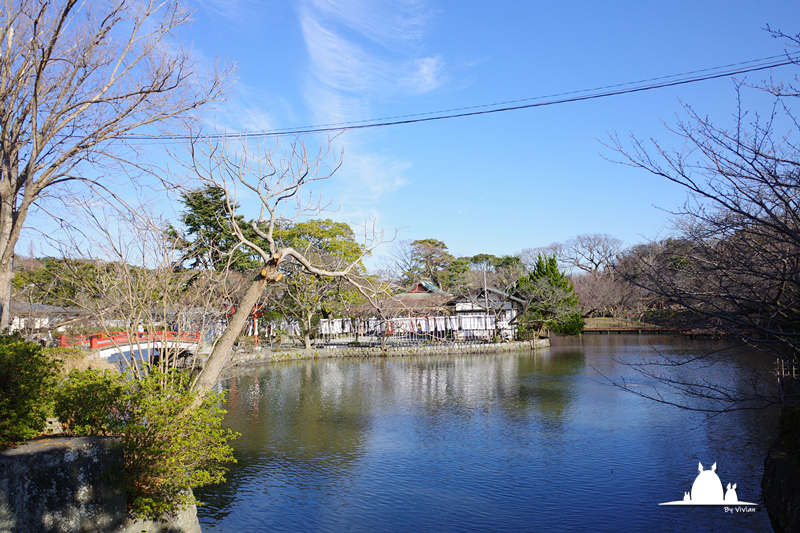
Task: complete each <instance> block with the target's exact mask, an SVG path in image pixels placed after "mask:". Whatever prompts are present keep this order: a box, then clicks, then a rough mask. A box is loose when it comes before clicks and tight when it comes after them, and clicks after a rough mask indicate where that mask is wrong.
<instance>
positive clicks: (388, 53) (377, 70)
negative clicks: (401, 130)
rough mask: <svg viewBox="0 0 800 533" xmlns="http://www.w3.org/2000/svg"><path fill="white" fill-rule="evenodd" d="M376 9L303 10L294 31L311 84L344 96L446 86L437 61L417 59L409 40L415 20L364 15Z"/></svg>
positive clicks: (325, 4)
mask: <svg viewBox="0 0 800 533" xmlns="http://www.w3.org/2000/svg"><path fill="white" fill-rule="evenodd" d="M398 4H400V5H403V3H402V2H400V3H398ZM354 5H355V6H356V7H354ZM376 5H379V3H378V2H375V1H371V2H367V1H366V0H362V1H361V2H355V3H354V4H353V5H351V4H350V3H347V4H345V3H344V2H343V1H341V0H311V1H310V2H309V3H307V4H304V5H303V8H301V10H300V26H301V28H302V31H303V38H304V40H305V44H306V48H307V50H308V54H309V58H310V60H311V74H312V75H313V76H314V78H316V80H317V81H318V82H320V83H322V84H324V85H326V86H328V87H331V88H335V89H337V90H341V91H346V92H349V93H364V92H373V93H380V94H391V93H396V92H406V91H411V92H424V91H430V90H433V89H435V88H436V87H438V86H440V85H441V84H442V83H443V82H444V81H445V80H446V72H445V67H444V62H443V61H442V59H441V57H439V56H438V55H424V54H420V52H419V48H420V47H419V45H418V42H417V41H418V37H414V36H415V35H416V34H418V33H420V32H421V30H420V29H419V28H421V27H422V24H421V23H420V22H418V19H419V18H420V17H418V16H415V17H412V18H411V20H413V22H407V23H403V22H402V20H406V19H401V21H398V17H400V16H401V15H402V13H403V10H402V9H398V10H390V9H388V8H381V9H377V8H376V9H370V6H376ZM413 5H414V6H415V7H416V6H418V3H416V2H414V3H413ZM417 9H419V8H417ZM369 14H372V15H374V17H369V16H368V15H369ZM402 28H415V29H416V30H415V31H407V32H406V31H403V29H402ZM346 30H351V31H346ZM399 36H402V38H400V37H399ZM364 37H366V38H367V39H369V41H367V40H365V39H364ZM370 41H371V42H370ZM397 41H402V42H404V43H406V44H407V46H406V47H405V49H404V50H398V49H397V47H396V44H397ZM409 43H410V44H409ZM389 45H391V46H389Z"/></svg>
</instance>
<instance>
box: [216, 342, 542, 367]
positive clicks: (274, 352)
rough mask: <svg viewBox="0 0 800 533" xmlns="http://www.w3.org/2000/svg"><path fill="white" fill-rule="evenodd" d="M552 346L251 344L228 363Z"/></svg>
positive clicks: (519, 344)
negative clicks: (278, 345)
mask: <svg viewBox="0 0 800 533" xmlns="http://www.w3.org/2000/svg"><path fill="white" fill-rule="evenodd" d="M549 346H550V339H536V340H532V341H515V342H497V343H475V344H471V343H457V344H455V343H453V344H445V343H442V344H420V345H415V346H387V347H386V348H381V347H380V346H353V345H342V346H327V347H325V348H311V349H309V350H305V349H295V348H283V347H281V348H277V347H275V348H269V347H250V348H248V349H242V350H239V351H238V352H237V353H236V354H235V355H234V357H233V360H232V361H231V363H230V364H229V365H228V366H243V365H250V364H261V363H271V362H275V361H289V360H295V359H317V358H329V357H408V356H420V355H460V354H468V353H497V352H519V351H523V350H538V349H540V348H547V347H549Z"/></svg>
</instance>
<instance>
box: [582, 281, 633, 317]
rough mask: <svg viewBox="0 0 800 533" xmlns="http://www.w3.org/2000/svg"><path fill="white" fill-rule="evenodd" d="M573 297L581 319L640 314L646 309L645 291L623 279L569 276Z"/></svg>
mask: <svg viewBox="0 0 800 533" xmlns="http://www.w3.org/2000/svg"><path fill="white" fill-rule="evenodd" d="M572 281H573V283H574V284H575V293H576V294H577V295H578V299H579V300H580V303H581V305H582V306H583V316H584V317H591V316H596V315H601V316H604V315H607V314H610V315H611V316H613V317H614V318H617V317H619V315H620V314H621V313H632V314H641V312H642V310H643V309H645V308H646V307H647V305H646V304H647V301H648V299H647V298H646V296H645V294H646V293H645V291H644V290H643V289H642V288H640V287H638V286H636V285H634V284H632V283H629V282H628V281H626V280H625V279H623V278H622V277H619V276H613V275H611V274H608V273H602V272H591V273H585V274H580V275H577V276H572Z"/></svg>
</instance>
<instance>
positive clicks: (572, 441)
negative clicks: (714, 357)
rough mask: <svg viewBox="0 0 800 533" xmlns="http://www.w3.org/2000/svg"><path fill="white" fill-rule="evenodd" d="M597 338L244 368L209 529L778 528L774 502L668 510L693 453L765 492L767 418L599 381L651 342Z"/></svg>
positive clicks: (756, 494)
mask: <svg viewBox="0 0 800 533" xmlns="http://www.w3.org/2000/svg"><path fill="white" fill-rule="evenodd" d="M598 342H599V344H597V345H593V344H592V341H590V340H589V339H588V338H587V339H585V341H584V346H582V347H581V346H578V347H575V346H568V347H566V348H564V349H560V348H553V349H551V350H550V351H549V352H548V353H547V356H546V357H540V356H537V355H528V354H518V355H515V354H508V355H505V356H503V357H497V356H487V355H476V356H467V357H464V358H461V359H460V360H458V361H457V362H453V360H452V358H451V359H448V358H428V359H425V360H417V359H388V360H384V361H381V362H380V364H378V365H376V364H375V363H374V362H372V361H364V360H353V361H348V360H340V361H326V362H325V363H324V367H320V366H319V363H315V362H308V363H307V364H306V363H304V364H302V365H297V364H295V365H286V366H281V365H275V366H273V367H270V368H269V369H268V370H265V371H264V372H265V373H267V374H268V375H265V374H262V375H260V376H259V375H258V374H254V375H252V376H242V377H240V378H239V382H238V384H237V386H239V387H241V389H242V390H248V391H250V393H249V394H248V395H247V396H246V400H245V399H243V398H245V396H244V395H242V396H241V397H240V398H239V400H236V399H235V398H231V399H229V402H228V405H227V408H228V411H229V412H228V415H227V417H226V422H228V423H229V424H230V425H231V427H232V428H233V429H234V430H236V431H241V432H242V433H243V435H245V436H244V437H243V438H242V440H241V442H240V441H236V442H235V443H234V447H235V448H236V450H237V457H238V458H239V463H238V464H237V465H235V466H234V467H233V468H232V469H231V471H230V473H229V474H228V476H227V478H228V482H227V483H225V484H221V485H218V486H216V487H208V488H206V489H204V490H198V491H197V494H198V497H200V498H201V499H202V500H205V501H206V502H208V505H207V506H206V507H202V508H200V509H199V511H198V515H199V517H200V520H201V524H202V527H203V530H204V531H207V532H210V531H238V532H242V533H243V532H247V531H292V532H295V531H309V532H313V531H324V532H337V531H343V532H344V531H347V532H351V531H365V532H372V531H397V532H404V531H409V532H412V531H413V532H417V531H534V530H536V531H553V532H560V531H561V532H573V531H594V532H604V531H609V532H614V533H617V532H619V531H643V530H646V531H648V533H657V532H662V531H664V532H666V531H670V532H672V531H678V532H681V531H683V532H692V533H694V532H695V531H712V532H716V531H719V532H723V531H724V532H725V533H728V532H730V531H752V532H762V531H771V528H770V527H769V521H768V519H767V518H766V516H765V515H766V513H764V512H763V511H762V510H760V511H758V512H757V513H755V514H754V515H753V516H743V515H731V514H725V513H724V512H723V511H722V510H720V509H717V508H680V509H675V508H672V509H667V508H664V507H659V506H658V503H661V502H663V501H672V500H675V499H679V498H681V497H682V495H683V492H684V491H686V490H689V488H690V487H691V483H692V481H693V479H694V476H695V475H696V463H697V461H701V462H703V463H704V464H705V463H706V462H714V461H716V462H717V463H718V465H719V468H720V478H721V479H722V480H723V482H725V481H726V480H731V481H732V482H737V483H738V486H739V487H741V488H742V489H741V490H740V496H741V495H742V494H748V496H747V497H748V498H751V501H753V500H757V499H758V498H760V487H759V484H760V475H761V468H762V465H763V451H764V449H765V446H766V443H765V440H766V439H765V438H764V433H765V430H764V428H765V427H769V428H771V427H772V426H771V424H772V423H773V422H772V420H770V419H769V416H764V415H763V414H760V415H758V416H755V417H753V416H748V415H746V414H734V415H730V416H728V417H720V418H718V419H716V420H714V421H713V423H711V424H706V425H699V423H700V419H699V418H698V417H697V416H695V415H693V414H691V413H687V412H685V411H680V410H676V409H674V408H670V407H668V406H664V405H659V404H655V403H652V402H647V401H645V400H642V399H641V398H637V397H635V396H633V395H630V394H627V393H624V392H622V391H620V390H619V389H616V388H613V387H607V386H605V385H601V384H599V383H598V382H597V381H596V377H597V375H596V373H595V372H594V371H593V370H592V369H591V367H590V365H594V366H596V367H597V366H602V368H603V371H604V372H613V371H614V368H615V367H614V363H613V362H610V360H609V358H610V357H611V356H612V355H614V350H615V349H617V348H619V349H620V351H621V352H622V353H624V355H625V356H626V357H630V356H631V354H632V353H635V352H636V350H642V349H643V348H642V346H641V345H636V346H616V348H615V346H610V345H604V344H603V342H610V341H606V340H605V339H602V340H601V341H598ZM614 342H619V339H615V340H614ZM662 342H663V341H662ZM697 346H699V345H697ZM680 349H681V350H687V349H688V348H687V347H686V346H681V347H680ZM698 349H699V348H698ZM623 371H625V369H621V370H620V372H623ZM256 380H260V385H259V386H258V387H257V388H256V387H254V385H253V383H254V382H255V381H256ZM254 390H258V391H259V393H260V394H261V398H260V400H259V399H254V398H253V392H252V391H254ZM237 402H238V403H237ZM254 402H256V405H258V406H259V408H258V409H257V410H254V409H253V405H254ZM259 402H260V403H259ZM245 406H246V407H247V408H246V409H245ZM278 406H279V407H278ZM254 413H257V414H258V416H257V417H256V418H254ZM698 425H699V427H698Z"/></svg>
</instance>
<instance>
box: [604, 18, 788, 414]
mask: <svg viewBox="0 0 800 533" xmlns="http://www.w3.org/2000/svg"><path fill="white" fill-rule="evenodd" d="M776 36H778V37H782V38H787V39H789V40H790V44H792V45H793V46H800V35H797V36H793V37H787V36H785V35H783V34H780V33H776ZM796 81H797V78H796V77H795V83H796ZM736 89H737V96H738V99H739V108H738V113H737V115H736V116H735V124H734V125H733V126H732V127H730V128H726V127H722V126H718V125H717V124H715V123H714V122H712V121H711V120H710V119H709V118H708V117H706V116H704V115H701V114H699V113H697V112H695V111H694V110H693V109H691V108H690V107H688V106H685V107H684V110H685V118H684V119H683V120H681V121H679V122H678V123H677V126H675V127H674V128H672V129H671V130H670V131H671V132H672V133H674V134H675V135H676V136H677V138H678V140H679V142H680V144H681V146H680V147H679V148H677V149H672V150H670V149H667V148H664V147H662V145H661V144H659V143H658V142H656V141H652V142H651V143H645V142H643V141H640V140H638V139H636V138H633V141H632V144H631V146H630V147H628V146H624V145H623V143H622V142H621V141H620V140H619V138H618V137H616V136H612V137H611V142H610V144H609V146H610V147H611V148H612V149H614V150H615V151H616V152H617V153H618V154H620V155H621V156H622V160H621V162H623V163H624V164H627V165H631V166H634V167H636V168H641V169H645V170H647V171H649V172H651V173H653V174H655V175H657V176H659V177H663V178H666V179H668V180H670V181H672V182H674V183H677V184H678V185H681V186H682V187H684V188H686V190H687V191H688V192H689V195H690V196H689V200H688V201H687V202H686V204H685V205H684V206H683V208H682V209H680V210H678V211H676V212H675V213H674V214H675V223H676V230H677V232H678V238H677V239H673V240H671V241H669V240H667V241H662V242H660V243H654V244H653V245H652V246H651V250H650V253H649V254H645V255H644V257H643V258H644V259H646V260H643V261H641V262H640V263H639V268H638V269H633V270H632V275H631V276H630V278H631V279H632V280H634V281H635V282H636V283H638V284H640V285H642V286H643V287H645V288H647V289H648V290H650V291H653V292H654V293H656V294H658V295H661V296H662V297H663V298H665V299H668V300H669V301H671V302H675V303H676V304H678V305H680V306H682V307H683V308H685V309H688V310H690V311H692V312H693V313H695V315H696V316H698V317H702V318H703V319H704V323H705V326H706V327H712V328H716V329H717V330H718V331H722V332H725V333H729V334H734V335H736V336H738V337H739V338H740V339H742V340H743V341H744V342H746V343H747V344H749V345H751V346H757V347H759V348H765V347H766V348H773V349H774V353H776V354H777V355H778V356H779V357H786V356H789V357H794V354H796V353H797V352H796V350H797V348H798V347H800V162H799V161H800V144H798V143H800V141H798V135H799V134H800V131H798V129H799V128H800V126H798V124H800V123H798V121H797V117H796V115H795V114H794V112H793V110H792V105H791V104H792V103H793V99H794V98H796V97H797V96H798V95H800V92H798V90H797V87H796V86H795V85H793V84H792V83H788V84H781V83H774V82H772V81H770V82H769V83H764V84H761V85H760V86H759V87H758V89H760V90H763V91H766V92H768V93H771V94H772V95H774V98H775V99H774V101H773V105H772V107H771V109H769V110H768V113H767V114H766V115H765V116H764V117H762V116H760V115H758V114H756V115H753V116H752V118H750V117H748V113H747V112H746V111H744V109H743V108H744V105H743V99H744V94H745V93H744V90H745V89H746V87H745V86H744V85H743V84H740V83H737V85H736ZM787 348H789V349H788V350H787ZM752 399H753V400H754V401H755V400H758V402H757V403H758V404H759V405H764V404H765V403H769V402H771V401H775V400H776V398H775V397H774V396H773V397H772V398H768V397H764V396H759V397H758V398H755V397H753V398H752ZM729 400H730V402H729V403H728V404H727V406H728V407H726V408H741V406H742V405H747V406H752V405H753V402H750V403H748V402H743V401H742V400H741V398H734V399H730V398H729ZM782 400H783V401H789V402H794V403H796V402H797V401H798V400H797V398H796V397H795V398H783V399H782Z"/></svg>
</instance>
